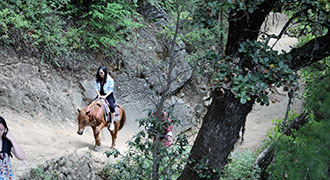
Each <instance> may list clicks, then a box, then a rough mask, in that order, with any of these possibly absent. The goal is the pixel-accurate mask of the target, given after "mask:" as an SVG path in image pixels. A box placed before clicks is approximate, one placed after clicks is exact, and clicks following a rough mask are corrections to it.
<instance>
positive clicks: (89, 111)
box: [77, 99, 126, 151]
mask: <svg viewBox="0 0 330 180" xmlns="http://www.w3.org/2000/svg"><path fill="white" fill-rule="evenodd" d="M102 101H104V100H101V99H96V100H94V101H92V102H91V103H90V104H89V105H88V106H86V107H85V108H84V109H82V110H80V109H78V131H77V133H78V134H79V135H82V134H83V132H84V129H85V127H86V126H91V127H92V129H93V133H94V139H95V151H97V150H98V149H99V147H100V146H101V140H100V137H99V134H100V132H101V130H102V129H103V128H104V127H108V130H109V131H110V129H109V126H108V125H109V124H108V123H107V122H106V120H105V116H104V113H105V109H104V106H103V105H102V104H103V103H102ZM115 109H116V112H115V118H114V122H115V130H114V131H110V134H111V138H112V145H111V148H112V149H113V148H114V147H115V146H116V139H117V133H118V131H119V130H121V129H122V128H123V126H124V124H125V121H126V113H125V111H124V109H123V108H122V107H121V106H120V105H118V104H116V107H115ZM118 112H119V113H118ZM118 114H119V115H118ZM117 116H119V119H118V120H116V117H117Z"/></svg>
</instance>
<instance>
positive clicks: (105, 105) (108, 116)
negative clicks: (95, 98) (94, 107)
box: [100, 99, 120, 123]
mask: <svg viewBox="0 0 330 180" xmlns="http://www.w3.org/2000/svg"><path fill="white" fill-rule="evenodd" d="M100 101H101V103H102V106H103V108H104V110H105V113H104V119H105V121H106V122H107V123H109V122H110V121H111V113H110V108H109V102H108V101H107V100H103V99H100ZM119 115H120V112H119V111H118V108H117V104H115V118H114V120H113V122H117V121H118V120H119Z"/></svg>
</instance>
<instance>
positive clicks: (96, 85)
mask: <svg viewBox="0 0 330 180" xmlns="http://www.w3.org/2000/svg"><path fill="white" fill-rule="evenodd" d="M94 88H95V91H96V94H97V97H101V94H100V89H99V85H98V82H96V81H95V85H94Z"/></svg>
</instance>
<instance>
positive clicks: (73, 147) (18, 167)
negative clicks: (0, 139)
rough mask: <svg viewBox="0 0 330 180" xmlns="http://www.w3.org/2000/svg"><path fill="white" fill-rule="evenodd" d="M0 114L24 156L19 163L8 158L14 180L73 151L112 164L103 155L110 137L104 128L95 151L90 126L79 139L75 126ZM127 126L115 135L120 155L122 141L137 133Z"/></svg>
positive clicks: (124, 142)
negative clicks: (10, 161)
mask: <svg viewBox="0 0 330 180" xmlns="http://www.w3.org/2000/svg"><path fill="white" fill-rule="evenodd" d="M0 115H1V116H2V117H4V118H5V119H6V121H7V124H8V127H9V129H10V131H11V133H12V134H13V136H14V138H15V139H16V141H17V142H18V143H19V144H20V146H21V147H22V148H23V150H24V153H25V159H24V160H23V161H19V160H17V159H16V158H12V164H13V169H14V174H15V177H16V178H18V179H19V177H20V176H21V175H22V174H23V173H25V172H27V171H28V169H29V168H31V167H36V166H37V165H38V164H41V163H43V162H45V161H46V160H49V159H52V158H56V157H60V156H61V155H65V154H68V153H72V152H74V151H86V152H87V151H88V152H91V153H92V155H93V156H94V157H96V158H99V159H100V162H101V163H103V162H106V161H110V162H113V158H107V157H106V156H105V154H103V153H104V152H105V151H106V150H107V149H109V148H110V146H111V136H110V134H109V132H108V130H107V129H103V130H102V132H101V143H102V145H101V148H100V149H99V151H98V152H95V151H94V150H93V148H94V137H93V133H92V130H91V128H90V127H87V128H86V129H85V132H84V134H83V135H82V136H80V135H78V134H77V133H76V132H77V124H75V123H70V122H67V123H63V124H60V123H57V122H51V121H49V120H45V119H44V117H32V116H31V115H29V114H24V113H23V114H22V113H18V112H15V111H13V110H8V109H7V110H4V109H2V111H1V112H0ZM128 123H130V122H128ZM134 123H135V122H134ZM127 127H129V126H127ZM127 127H126V128H125V127H124V128H123V129H122V130H121V131H120V132H119V134H118V138H117V146H116V148H117V149H118V150H119V151H120V152H124V151H125V150H126V149H127V145H126V142H127V141H128V140H129V139H130V138H131V137H132V136H133V134H134V133H135V131H137V130H138V129H137V128H136V129H134V130H132V129H129V128H127ZM135 127H137V126H135Z"/></svg>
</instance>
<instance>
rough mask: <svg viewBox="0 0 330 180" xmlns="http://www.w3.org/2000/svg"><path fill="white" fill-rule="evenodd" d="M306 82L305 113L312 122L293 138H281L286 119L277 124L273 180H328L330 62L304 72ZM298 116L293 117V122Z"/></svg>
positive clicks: (274, 133)
mask: <svg viewBox="0 0 330 180" xmlns="http://www.w3.org/2000/svg"><path fill="white" fill-rule="evenodd" d="M302 77H303V78H304V80H305V84H306V86H305V90H304V95H303V97H304V100H305V103H304V111H305V112H306V113H307V114H308V119H309V122H308V124H307V125H305V126H304V127H302V128H301V129H300V130H299V131H297V132H294V133H293V134H292V135H291V136H281V131H282V128H281V127H282V125H281V123H282V120H277V121H276V123H275V124H276V126H275V127H274V128H273V132H272V133H269V136H270V138H271V139H279V141H277V142H276V143H275V154H276V157H275V162H274V165H273V169H274V170H273V173H272V179H282V178H286V179H326V178H327V172H328V162H329V161H330V154H329V149H330V144H329V137H328V134H329V128H330V121H329V119H330V116H329V115H330V110H329V102H330V97H329V94H330V93H329V91H330V88H329V85H330V83H329V78H330V73H329V60H328V59H325V60H323V61H320V62H317V63H315V64H313V65H312V66H310V67H307V68H305V69H304V70H303V71H302ZM296 116H297V115H294V116H290V119H289V121H290V120H291V121H292V120H293V119H294V118H296Z"/></svg>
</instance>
